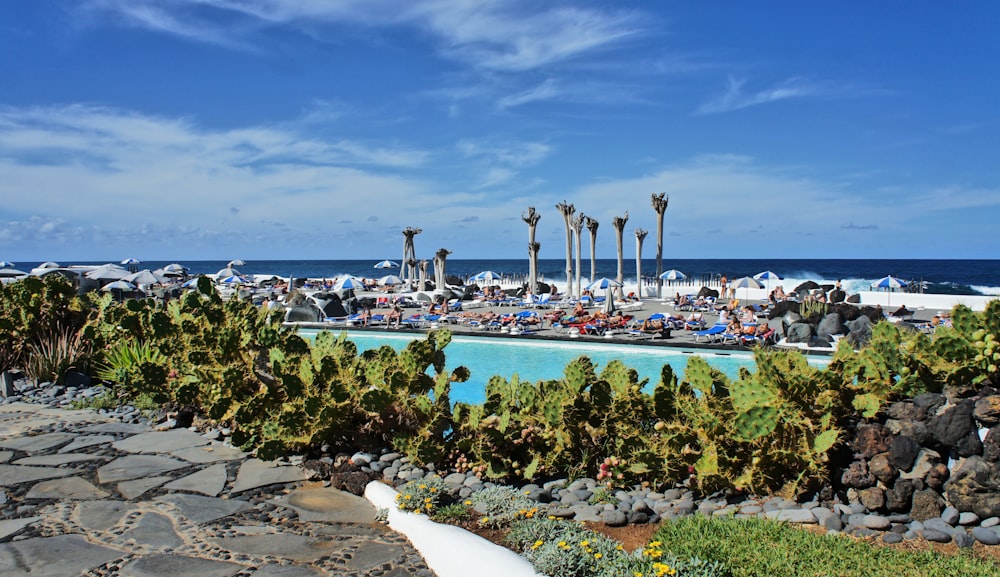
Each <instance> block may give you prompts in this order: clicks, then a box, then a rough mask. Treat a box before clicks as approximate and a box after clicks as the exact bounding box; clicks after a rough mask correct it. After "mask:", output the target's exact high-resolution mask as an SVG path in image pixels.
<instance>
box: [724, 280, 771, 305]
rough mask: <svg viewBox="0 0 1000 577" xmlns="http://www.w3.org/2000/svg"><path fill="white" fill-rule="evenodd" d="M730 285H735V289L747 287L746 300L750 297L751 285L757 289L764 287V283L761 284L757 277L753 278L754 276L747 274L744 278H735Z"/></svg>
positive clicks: (744, 296) (744, 295)
mask: <svg viewBox="0 0 1000 577" xmlns="http://www.w3.org/2000/svg"><path fill="white" fill-rule="evenodd" d="M729 286H731V287H733V288H734V289H741V288H742V289H746V291H745V292H744V293H743V298H744V300H749V299H750V288H751V287H753V288H755V289H759V288H763V287H764V285H762V284H760V281H758V280H757V279H755V278H753V277H752V276H745V277H742V278H738V279H736V280H734V281H733V282H732V284H730V285H729Z"/></svg>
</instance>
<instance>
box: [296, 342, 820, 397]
mask: <svg viewBox="0 0 1000 577" xmlns="http://www.w3.org/2000/svg"><path fill="white" fill-rule="evenodd" d="M316 332H317V331H302V334H303V336H310V335H315V334H316ZM347 334H348V336H349V338H350V339H351V340H352V341H354V342H355V343H356V344H357V346H358V350H359V351H364V350H368V349H374V348H378V347H380V346H382V345H384V344H387V345H390V346H391V347H393V348H394V349H396V350H401V349H403V348H404V347H405V346H406V344H407V343H408V342H410V341H412V340H414V339H419V338H424V335H421V334H412V333H388V332H387V333H375V332H369V331H364V332H361V331H347ZM444 352H445V357H446V358H447V366H448V369H449V370H450V369H452V368H454V367H458V366H462V365H464V366H466V367H467V368H468V369H469V371H470V372H471V373H472V374H471V376H470V378H469V380H468V381H466V382H465V383H454V384H453V385H452V388H451V399H452V401H454V402H459V401H460V402H464V403H477V404H478V403H482V402H484V401H485V400H486V398H485V389H486V383H487V381H489V379H490V377H492V376H493V375H501V376H503V377H506V378H510V377H512V376H513V375H514V374H517V375H518V376H519V377H520V379H521V381H522V382H523V381H528V382H534V381H538V380H547V379H558V378H560V377H562V374H563V368H564V367H565V366H566V365H567V364H569V362H570V361H572V360H573V359H576V358H578V357H580V356H587V357H590V360H592V361H593V362H594V363H595V364H596V365H597V370H598V372H599V371H600V370H602V369H603V368H604V367H605V366H607V364H608V363H609V362H610V361H612V360H615V359H620V360H621V361H622V362H624V363H625V365H626V366H628V367H631V368H633V369H635V370H636V371H637V372H638V373H639V378H640V379H648V380H649V383H648V385H647V388H648V389H650V390H651V389H652V387H653V386H655V385H656V383H657V382H658V381H659V380H660V370H661V369H662V368H663V365H665V364H670V365H671V366H672V367H673V368H674V371H675V372H677V373H678V374H683V371H684V368H685V367H686V366H687V361H688V359H690V358H691V357H692V356H695V355H698V356H701V357H703V358H704V359H705V360H707V361H708V363H709V364H710V365H712V366H713V367H715V368H717V369H719V370H721V371H723V372H724V373H726V374H727V375H729V376H730V377H731V378H735V377H737V376H738V375H739V369H740V367H748V368H750V369H753V367H754V360H753V355H751V354H749V353H742V352H730V351H712V350H711V349H675V348H662V347H644V346H634V345H633V346H630V345H615V344H604V343H594V344H591V343H579V342H564V341H540V340H531V341H523V340H517V339H502V338H489V337H475V336H466V335H453V336H452V341H451V343H449V344H448V347H447V348H445V350H444ZM810 363H814V364H817V365H821V364H823V363H824V361H822V360H810Z"/></svg>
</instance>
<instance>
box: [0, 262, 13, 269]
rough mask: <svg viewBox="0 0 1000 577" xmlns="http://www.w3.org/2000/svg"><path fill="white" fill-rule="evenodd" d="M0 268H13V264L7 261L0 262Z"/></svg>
mask: <svg viewBox="0 0 1000 577" xmlns="http://www.w3.org/2000/svg"><path fill="white" fill-rule="evenodd" d="M0 268H14V263H12V262H10V261H9V260H0Z"/></svg>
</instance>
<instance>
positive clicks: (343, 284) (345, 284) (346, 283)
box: [334, 276, 365, 290]
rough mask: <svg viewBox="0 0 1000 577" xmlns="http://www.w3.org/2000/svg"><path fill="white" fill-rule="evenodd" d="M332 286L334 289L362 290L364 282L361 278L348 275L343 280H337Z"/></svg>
mask: <svg viewBox="0 0 1000 577" xmlns="http://www.w3.org/2000/svg"><path fill="white" fill-rule="evenodd" d="M334 288H335V289H336V290H344V289H351V290H364V288H365V283H364V281H362V280H361V279H358V278H355V277H353V276H349V277H345V278H344V279H343V280H340V281H337V284H336V285H335V286H334Z"/></svg>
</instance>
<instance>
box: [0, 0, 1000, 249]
mask: <svg viewBox="0 0 1000 577" xmlns="http://www.w3.org/2000/svg"><path fill="white" fill-rule="evenodd" d="M998 29H1000V4H998V3H995V2H968V3H960V4H954V3H945V2H921V3H914V2H902V1H885V2H862V1H848V2H830V3H812V2H792V3H790V2H773V1H766V0H763V1H760V2H745V3H719V2H672V1H670V2H667V1H664V2H632V1H628V0H623V1H617V2H583V1H578V2H560V1H553V2H530V1H527V0H526V1H517V0H507V1H505V0H430V1H423V2H419V1H414V0H344V1H339V2H337V1H333V0H296V1H291V0H32V1H30V2H29V1H21V0H0V78H3V81H2V83H0V198H2V199H3V201H2V203H0V259H4V260H11V261H14V262H17V261H18V260H21V261H25V262H30V261H39V260H50V259H52V260H60V261H65V260H74V259H75V260H113V259H119V260H120V259H122V258H125V257H138V258H142V259H146V260H160V259H164V260H181V259H190V260H193V259H229V258H235V257H239V258H244V259H267V258H297V259H327V258H329V259H345V258H365V259H371V258H375V259H380V258H386V257H394V256H396V255H398V254H401V253H402V239H403V237H402V235H401V234H400V232H401V230H402V229H403V228H405V227H407V226H413V227H419V228H421V229H423V233H422V234H420V235H419V236H417V238H416V249H417V256H418V257H420V258H427V259H430V258H432V257H433V253H434V252H435V251H436V250H437V249H439V248H446V249H448V250H450V251H452V256H451V258H491V257H495V258H501V257H506V258H520V257H522V256H526V255H527V250H526V245H527V226H526V225H525V224H524V222H523V221H522V220H521V215H522V213H524V211H525V210H526V209H527V208H528V207H529V206H533V207H535V208H536V209H537V210H538V211H539V212H540V213H541V216H542V218H541V221H540V223H539V228H538V233H537V239H538V240H539V241H540V242H541V244H542V248H541V256H542V257H543V258H561V257H562V256H563V255H564V254H565V253H564V251H565V229H564V225H563V220H562V216H561V215H560V214H559V212H558V211H557V210H556V208H555V205H556V203H558V202H560V201H563V200H565V201H568V202H570V203H572V204H574V206H575V207H576V209H577V210H578V211H580V212H583V213H584V214H586V215H588V216H591V217H593V218H595V219H597V220H598V222H599V223H600V228H599V229H598V237H597V243H598V250H597V252H598V256H600V257H607V258H610V257H614V256H615V254H616V247H615V235H614V230H613V228H612V225H611V221H612V218H614V217H615V216H622V215H624V214H625V213H626V211H627V212H628V215H629V221H628V223H627V225H626V227H625V242H624V246H625V255H626V256H627V257H629V258H631V257H634V254H635V229H636V228H644V229H647V230H648V231H649V236H648V237H647V239H646V242H645V245H644V250H643V255H644V256H646V257H648V258H652V257H653V256H655V250H656V239H655V236H656V220H655V213H654V212H653V210H652V208H651V206H650V195H651V194H653V193H659V192H666V193H667V194H669V196H670V204H669V207H668V209H667V212H666V217H665V228H666V235H665V239H664V246H665V249H664V252H665V258H667V259H669V258H670V257H671V256H673V257H681V258H714V257H720V258H721V257H730V258H740V257H774V258H865V257H873V258H955V257H959V258H995V257H996V250H995V249H994V247H993V245H994V243H993V240H992V237H993V236H994V235H993V234H992V232H993V230H995V227H996V222H997V220H998V217H1000V136H998V135H1000V39H998V38H1000V36H998V35H997V34H996V30H998ZM584 241H585V246H586V243H587V242H589V239H588V237H587V235H586V233H585V235H584ZM586 254H587V252H586V249H585V255H586Z"/></svg>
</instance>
